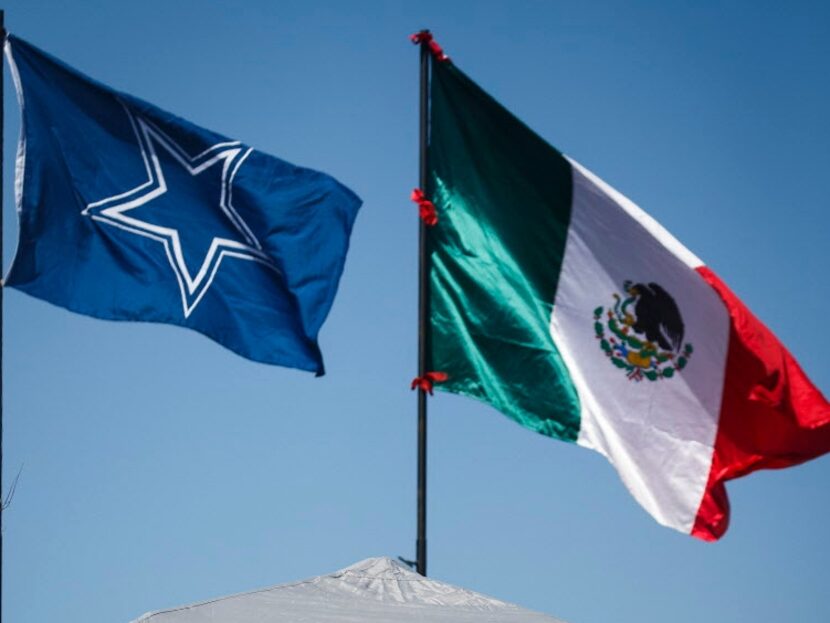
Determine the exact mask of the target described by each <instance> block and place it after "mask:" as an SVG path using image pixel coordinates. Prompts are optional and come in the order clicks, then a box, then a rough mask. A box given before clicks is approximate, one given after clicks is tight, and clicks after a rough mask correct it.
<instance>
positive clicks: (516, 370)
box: [425, 57, 830, 540]
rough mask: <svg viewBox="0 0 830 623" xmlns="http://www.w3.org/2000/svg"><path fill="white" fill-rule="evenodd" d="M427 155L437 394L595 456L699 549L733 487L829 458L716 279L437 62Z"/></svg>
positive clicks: (798, 374) (781, 359)
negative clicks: (751, 477) (483, 407)
mask: <svg viewBox="0 0 830 623" xmlns="http://www.w3.org/2000/svg"><path fill="white" fill-rule="evenodd" d="M428 154H429V156H428V162H429V167H428V169H429V184H428V187H427V189H425V190H426V194H427V198H428V199H429V200H431V201H432V202H433V203H434V205H435V209H436V212H437V217H438V220H437V223H436V224H435V225H434V226H432V227H430V228H429V229H428V235H427V244H428V262H429V265H430V289H429V305H430V322H431V325H430V331H429V335H428V344H429V351H428V352H429V366H428V367H429V369H430V370H433V371H438V372H443V373H446V374H447V376H448V378H447V380H446V381H445V382H443V383H442V384H439V385H437V388H438V389H442V390H445V391H450V392H454V393H457V394H464V395H466V396H471V397H474V398H478V399H480V400H483V401H485V402H487V403H489V404H490V405H492V406H493V407H495V408H496V409H498V410H500V411H501V412H502V413H504V414H505V415H507V416H508V417H510V418H512V419H513V420H515V421H516V422H518V423H519V424H521V425H522V426H525V427H527V428H529V429H531V430H534V431H537V432H539V433H542V434H543V435H547V436H550V437H553V438H555V439H559V440H562V441H567V442H573V443H577V444H579V445H581V446H584V447H586V448H591V449H593V450H596V451H597V452H600V453H602V454H603V455H605V456H606V457H607V458H608V460H609V461H610V462H611V463H612V464H613V465H614V467H616V469H617V471H618V472H619V474H620V477H621V478H622V481H623V482H624V483H625V486H626V487H627V488H628V489H629V491H630V492H631V494H632V495H633V496H634V497H635V498H636V500H637V501H638V502H639V503H640V504H641V505H642V506H643V508H645V509H646V511H648V512H649V513H650V514H651V515H652V516H653V517H654V518H655V519H656V520H657V521H658V522H660V523H661V524H663V525H666V526H669V527H672V528H675V529H676V530H680V531H682V532H686V533H689V534H692V535H694V536H696V537H699V538H701V539H705V540H715V539H717V538H719V537H720V536H721V535H722V534H723V533H724V532H725V531H726V528H727V525H728V522H729V502H728V499H727V496H726V490H725V488H724V483H725V481H727V480H730V479H732V478H737V477H739V476H743V475H744V474H747V473H749V472H752V471H754V470H757V469H761V468H779V467H787V466H789V465H795V464H798V463H801V462H803V461H806V460H808V459H811V458H814V457H816V456H819V455H821V454H824V453H826V452H828V451H830V404H828V402H827V400H826V399H825V398H824V397H823V396H822V394H821V392H820V391H819V390H818V389H817V388H816V387H815V386H814V385H813V384H812V383H811V382H810V380H809V379H808V378H807V376H806V375H805V374H804V372H803V371H802V370H801V368H800V367H799V365H798V363H797V362H796V361H795V359H793V357H792V356H791V355H790V354H789V353H788V352H787V350H786V349H785V348H784V346H783V345H782V344H781V343H780V342H779V341H778V340H777V339H776V337H775V336H774V335H773V334H772V333H771V332H770V330H769V329H767V328H766V327H765V326H764V325H763V324H762V323H761V322H760V321H759V320H758V319H757V318H756V317H755V316H753V315H752V313H751V312H750V311H749V310H748V309H747V308H746V307H745V306H744V305H743V303H742V302H741V301H740V299H738V297H737V296H736V295H735V294H734V293H733V292H732V291H731V290H730V289H729V288H728V287H727V286H726V285H725V284H724V283H723V282H722V281H721V280H720V278H719V277H718V276H717V275H716V274H715V273H714V272H713V271H712V270H711V269H710V268H708V267H707V266H705V265H704V264H703V262H702V261H701V260H700V259H699V258H698V257H696V256H695V255H694V254H693V253H692V252H691V251H689V250H688V249H687V248H686V247H684V246H683V245H682V244H681V243H680V242H679V241H678V240H677V239H676V238H674V236H672V235H671V234H670V233H669V232H668V231H666V230H665V229H664V228H663V227H662V226H661V225H660V224H659V223H658V222H657V221H655V220H654V219H653V218H651V217H650V216H649V215H648V214H646V213H645V212H644V211H643V210H641V209H640V208H639V207H637V205H635V204H634V203H633V202H632V201H630V200H629V199H627V198H626V197H624V196H623V195H622V194H620V193H619V192H617V191H616V190H614V188H612V187H611V186H609V185H608V184H606V183H605V182H603V181H602V180H601V179H600V178H598V177H597V176H596V175H594V174H593V173H592V172H591V171H589V170H588V169H586V168H585V167H583V166H582V165H580V164H579V163H577V162H575V161H574V160H572V159H571V158H569V157H567V156H565V155H563V154H561V153H560V152H558V151H557V150H556V149H554V148H553V147H551V146H550V145H548V144H547V143H546V142H545V141H544V140H543V139H541V138H540V137H539V136H537V135H536V134H535V133H534V132H533V131H532V130H530V129H529V128H528V127H527V126H525V125H524V124H523V123H522V122H521V121H519V120H518V119H517V118H516V117H514V116H513V115H512V114H511V113H510V112H508V111H507V110H506V109H505V108H504V107H502V106H501V105H500V104H499V103H498V102H496V101H495V100H494V99H493V98H491V97H490V96H489V95H488V94H487V93H485V92H484V91H483V90H482V89H481V88H480V87H479V86H477V85H476V84H475V83H474V82H473V81H471V80H470V79H469V78H468V77H467V76H466V75H465V74H464V73H462V72H461V71H460V70H459V69H458V68H457V67H455V66H454V65H453V64H452V63H451V62H450V61H449V60H446V59H444V60H440V58H439V57H435V58H433V59H432V78H431V83H430V129H429V151H428Z"/></svg>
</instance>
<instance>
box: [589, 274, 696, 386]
mask: <svg viewBox="0 0 830 623" xmlns="http://www.w3.org/2000/svg"><path fill="white" fill-rule="evenodd" d="M623 286H624V290H625V292H626V294H627V295H628V296H627V298H625V299H623V298H622V297H621V296H620V295H619V294H614V295H613V296H614V299H615V304H614V306H613V307H609V308H608V310H607V311H606V309H605V308H604V307H597V308H596V309H595V310H594V333H595V337H596V339H597V340H598V341H599V347H600V348H601V349H602V351H603V352H604V353H605V355H606V357H608V358H609V359H610V361H611V363H612V364H613V365H614V366H616V367H617V368H620V369H621V370H625V371H626V376H627V377H628V379H629V380H633V381H642V380H643V378H646V379H648V380H649V381H657V380H660V379H670V378H672V377H673V376H674V375H675V374H677V373H679V372H680V371H681V370H683V369H684V368H685V367H686V366H687V365H688V363H689V359H690V358H691V356H692V353H693V352H694V347H693V346H692V345H691V344H689V343H688V342H687V343H683V332H684V326H683V319H682V317H681V316H680V310H679V309H678V308H677V304H676V303H675V302H674V299H673V298H672V297H671V296H670V295H669V294H668V292H666V291H665V290H664V289H663V288H661V287H660V286H659V285H657V284H656V283H650V284H648V285H645V284H632V282H630V281H626V282H625V283H624V284H623ZM632 308H633V310H632ZM606 330H607V333H606ZM681 345H682V346H681Z"/></svg>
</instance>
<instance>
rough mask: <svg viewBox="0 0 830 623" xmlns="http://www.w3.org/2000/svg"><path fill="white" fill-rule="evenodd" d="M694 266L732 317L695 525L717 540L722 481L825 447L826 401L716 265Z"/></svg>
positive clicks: (828, 427)
mask: <svg viewBox="0 0 830 623" xmlns="http://www.w3.org/2000/svg"><path fill="white" fill-rule="evenodd" d="M697 271H698V272H699V273H700V275H701V276H702V277H703V278H704V280H706V282H707V283H708V284H709V285H710V286H712V288H714V290H715V291H716V292H717V293H718V294H719V295H720V297H721V299H722V300H723V302H724V304H725V305H726V308H727V309H728V310H729V315H730V318H731V326H730V329H729V350H728V352H727V357H726V374H725V378H724V387H723V398H722V401H721V410H720V421H719V424H718V433H717V437H716V439H715V451H714V455H713V457H712V466H711V469H710V471H709V482H708V483H707V485H706V492H705V494H704V496H703V500H702V501H701V503H700V508H699V509H698V512H697V517H696V519H695V525H694V527H693V528H692V535H693V536H696V537H698V538H701V539H704V540H706V541H715V540H717V539H718V538H720V537H721V536H722V535H723V533H724V532H726V528H727V527H728V526H729V499H728V497H727V495H726V487H725V486H724V483H725V481H727V480H731V479H732V478H738V477H740V476H744V475H746V474H748V473H750V472H753V471H755V470H757V469H764V468H780V467H789V466H790V465H797V464H799V463H803V462H804V461H807V460H809V459H812V458H815V457H817V456H820V455H822V454H824V453H826V452H830V403H828V402H827V400H826V399H825V398H824V396H822V394H821V392H820V391H819V390H818V389H817V388H816V386H815V385H813V384H812V383H811V382H810V379H808V378H807V376H806V375H805V374H804V372H803V371H802V370H801V367H800V366H799V365H798V362H797V361H796V360H795V359H794V358H793V356H792V355H790V353H789V352H788V351H787V349H786V348H784V345H783V344H781V342H779V341H778V339H777V338H776V337H775V336H774V335H773V334H772V332H771V331H770V330H769V329H767V328H766V327H765V326H764V324H763V323H762V322H761V321H760V320H758V319H757V318H756V317H755V316H753V315H752V313H751V312H750V311H749V310H748V309H747V308H746V306H745V305H744V304H743V303H742V302H741V301H740V300H739V299H738V297H737V296H735V294H733V293H732V291H731V290H730V289H729V288H728V287H726V285H725V284H724V283H723V282H722V281H721V280H720V278H718V276H717V275H715V273H713V272H712V271H711V270H709V269H708V268H706V267H701V268H698V269H697Z"/></svg>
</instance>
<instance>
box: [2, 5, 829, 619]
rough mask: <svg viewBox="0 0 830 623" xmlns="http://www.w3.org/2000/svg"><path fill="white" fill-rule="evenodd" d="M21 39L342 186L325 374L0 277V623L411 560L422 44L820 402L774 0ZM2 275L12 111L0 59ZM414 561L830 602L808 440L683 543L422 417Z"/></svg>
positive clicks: (536, 461) (819, 334)
mask: <svg viewBox="0 0 830 623" xmlns="http://www.w3.org/2000/svg"><path fill="white" fill-rule="evenodd" d="M5 9H6V24H7V26H8V28H9V29H10V30H11V31H12V32H14V33H15V34H17V35H18V36H20V37H22V38H25V39H27V40H29V41H31V42H32V43H34V44H35V45H38V46H40V47H42V48H44V49H45V50H47V51H49V52H51V53H53V54H55V55H56V56H58V57H60V58H61V59H63V60H64V61H66V62H68V63H69V64H71V65H73V66H75V67H77V68H79V69H81V70H82V71H84V72H86V73H88V74H90V75H92V76H93V77H95V78H97V79H99V80H101V81H103V82H106V83H108V84H110V85H112V86H114V87H116V88H119V89H122V90H124V91H127V92H130V93H132V94H135V95H137V96H139V97H142V98H144V99H147V100H149V101H151V102H153V103H155V104H157V105H159V106H161V107H163V108H166V109H168V110H170V111H172V112H175V113H177V114H180V115H182V116H185V117H187V118H188V119H190V120H191V121H193V122H195V123H198V124H201V125H204V126H206V127H208V128H211V129H213V130H216V131H218V132H221V133H223V134H225V135H228V136H232V137H235V138H238V139H240V140H242V141H244V142H246V143H249V144H251V145H252V146H254V147H256V148H258V149H261V150H263V151H266V152H269V153H273V154H275V155H277V156H280V157H282V158H285V159H287V160H290V161H292V162H295V163H297V164H302V165H307V166H311V167H314V168H318V169H322V170H324V171H326V172H329V173H331V174H333V175H335V176H336V177H337V178H338V179H340V180H341V181H343V182H344V183H346V184H347V185H349V186H350V187H351V188H353V189H354V190H355V191H356V192H357V193H358V194H360V195H361V196H362V198H363V199H364V202H365V203H364V207H363V209H362V212H361V214H360V215H359V217H358V220H357V224H356V227H355V232H354V236H353V239H352V250H351V252H350V255H349V258H348V262H347V265H346V271H345V274H344V277H343V281H342V283H341V288H340V292H339V295H338V298H337V300H336V301H335V304H334V307H333V310H332V313H331V315H330V317H329V320H328V322H327V323H326V325H325V326H324V328H323V331H322V333H321V345H322V348H323V352H324V356H325V358H326V367H327V375H326V376H325V377H323V378H320V379H316V378H314V376H313V375H311V374H307V373H302V372H298V371H294V370H288V369H282V368H275V367H269V366H265V365H260V364H254V363H251V362H248V361H246V360H244V359H242V358H240V357H237V356H235V355H233V354H232V353H230V352H229V351H226V350H224V349H223V348H221V347H219V346H217V345H215V344H214V343H212V342H210V341H209V340H207V339H206V338H204V337H202V336H200V335H198V334H196V333H192V332H188V331H185V330H182V329H178V328H175V327H168V326H158V325H142V324H130V323H113V322H103V321H98V320H93V319H90V318H85V317H81V316H77V315H73V314H71V313H69V312H66V311H64V310H61V309H58V308H55V307H52V306H50V305H48V304H46V303H43V302H40V301H37V300H35V299H32V298H29V297H27V296H26V295H24V294H21V293H19V292H17V291H14V290H10V291H8V292H6V295H5V335H4V341H5V356H4V362H5V370H4V375H5V380H4V389H5V396H4V401H5V427H6V428H5V442H4V443H5V448H4V452H5V456H4V460H5V472H4V477H5V482H4V485H5V486H8V484H9V481H10V478H11V476H13V475H14V473H15V472H16V471H17V470H18V468H19V467H20V466H21V465H23V472H22V476H21V479H20V485H19V487H18V491H17V495H16V497H15V499H14V502H13V505H12V507H11V509H10V510H9V511H8V513H7V515H6V517H5V520H4V523H5V533H4V548H5V562H4V570H5V574H4V576H5V577H4V604H3V607H4V612H5V614H6V615H7V616H8V617H9V620H12V621H15V622H17V623H29V622H38V623H39V622H42V621H49V620H56V619H60V620H65V621H80V620H83V621H85V622H98V621H100V622H102V623H103V622H105V621H106V622H112V621H125V622H126V621H129V620H131V619H132V618H134V617H137V616H138V615H140V614H141V613H143V612H145V611H147V610H151V609H158V608H162V607H166V606H172V605H177V604H181V603H184V602H189V601H196V600H200V599H204V598H208V597H212V596H216V595H221V594H227V593H232V592H237V591H241V590H246V589H250V588H255V587H260V586H265V585H269V584H275V583H279V582H286V581H291V580H295V579H299V578H303V577H307V576H312V575H317V574H320V573H324V572H327V571H333V570H335V569H338V568H341V567H344V566H346V565H348V564H351V563H353V562H355V561H357V560H360V559H363V558H366V557H369V556H375V555H390V556H393V557H394V556H397V555H398V554H402V555H404V556H407V557H411V556H412V555H413V553H414V536H415V534H414V533H415V424H416V421H415V396H414V394H411V393H410V392H409V388H408V384H409V380H410V379H411V378H412V376H413V375H414V372H415V363H416V332H415V330H416V259H417V258H416V251H417V240H416V233H417V219H416V217H415V210H416V209H415V207H414V205H413V204H411V203H409V201H408V195H409V192H410V190H411V189H412V187H413V186H414V185H415V183H416V182H417V85H418V81H417V80H418V75H417V50H416V49H415V48H414V47H413V46H411V45H410V44H409V42H408V41H407V36H408V35H409V34H410V33H411V32H413V31H415V30H418V29H420V28H422V27H429V28H431V29H432V30H433V31H434V32H435V34H436V37H437V38H438V40H439V41H440V42H441V43H442V45H443V46H444V48H445V50H446V51H447V52H448V53H449V54H450V56H452V58H453V60H454V61H455V62H456V63H457V64H458V65H459V66H460V67H461V68H462V69H463V70H464V71H465V72H466V73H467V74H468V75H470V76H471V77H472V78H473V79H475V80H476V81H477V82H478V83H479V84H481V85H482V86H483V87H484V88H485V89H487V90H488V91H490V92H491V93H492V94H493V95H494V96H495V97H496V98H498V99H499V100H500V101H502V102H503V103H504V104H505V105H507V106H508V107H509V108H511V109H512V110H513V111H514V112H515V113H516V114H518V115H519V116H520V117H521V118H522V119H523V120H524V121H526V122H527V123H528V124H529V125H530V126H531V127H533V128H534V129H535V130H537V131H538V132H539V133H540V134H541V135H542V136H543V137H544V138H546V139H547V140H548V141H550V142H551V143H552V144H554V145H556V146H557V147H559V148H560V149H562V150H563V151H564V152H566V153H567V154H569V155H571V156H573V157H575V158H577V159H578V160H580V161H581V162H583V163H584V164H585V165H586V166H588V167H589V168H591V169H592V170H594V171H595V172H596V173H598V174H599V175H600V176H602V177H603V178H604V179H606V180H607V181H608V182H610V183H611V184H613V185H614V186H616V187H617V188H618V189H619V190H621V191H622V192H624V193H625V194H626V195H628V196H629V197H631V198H632V199H633V200H635V201H636V202H637V203H638V204H639V205H641V206H642V207H643V208H644V209H646V210H647V211H649V212H650V213H651V214H652V215H653V216H654V217H655V218H657V219H658V220H659V221H661V222H662V223H663V224H664V225H665V226H666V227H667V228H668V229H669V230H670V231H672V233H674V234H675V235H676V236H677V237H678V238H679V239H680V240H681V241H683V242H684V243H685V244H686V245H687V246H688V247H689V248H690V249H691V250H692V251H694V252H695V253H696V254H697V255H698V256H700V257H701V258H703V259H704V261H706V262H707V263H708V264H709V265H710V266H711V267H712V268H713V269H714V270H715V271H717V272H718V273H719V274H720V275H721V276H722V277H723V278H724V279H725V280H726V281H727V282H728V283H729V284H730V285H731V287H732V288H733V289H734V290H735V291H736V292H737V293H738V295H739V296H741V297H742V298H743V300H744V301H745V302H746V303H747V304H748V305H749V306H750V307H751V308H752V309H753V310H754V311H755V312H756V314H757V315H758V316H759V317H760V318H761V319H762V320H763V321H765V322H766V323H767V324H768V325H769V326H770V327H771V328H772V329H773V330H774V331H775V332H776V334H777V335H778V336H779V337H780V338H781V339H782V340H783V341H784V343H785V344H787V346H788V347H789V348H790V349H791V350H792V352H793V353H794V354H795V356H796V357H797V358H798V359H799V361H800V362H801V364H802V365H803V367H804V368H805V369H806V371H807V372H808V374H809V375H810V376H811V378H812V379H813V381H814V382H815V383H816V384H817V385H818V386H819V387H820V388H822V389H823V390H824V391H825V393H827V392H828V391H830V357H828V346H830V342H828V338H827V327H826V315H827V305H828V302H830V279H828V269H830V249H829V248H828V243H829V242H830V235H829V234H828V232H830V209H828V208H830V206H828V201H827V195H826V188H825V187H826V180H827V171H828V168H830V151H828V148H827V145H828V144H830V116H829V115H828V114H827V111H828V110H830V83H828V81H827V80H826V76H827V72H828V59H830V8H828V5H826V3H819V2H794V3H788V4H787V5H784V4H782V3H771V2H770V3H767V2H732V3H714V2H703V3H701V2H679V1H675V2H628V3H616V2H592V3H565V2H541V1H539V2H536V1H525V2H521V3H515V2H513V3H510V2H418V3H413V2H393V1H388V2H350V3H345V2H342V3H341V2H312V1H304V2H278V3H275V2H265V1H262V2H255V1H251V2H244V3H242V2H240V3H219V2H216V3H204V2H195V1H193V2H190V1H182V2H163V1H161V0H148V1H145V2H141V3H113V2H104V1H98V2H91V1H82V0H79V1H78V2H74V3H72V4H71V5H69V4H67V3H57V2H44V1H41V0H10V1H9V2H7V3H6V4H5ZM6 73H7V75H6V82H5V85H6V96H5V106H6V123H5V133H6V134H5V135H6V140H5V144H4V154H5V167H4V170H3V175H4V179H5V187H4V191H5V193H4V197H3V198H4V206H5V207H4V223H5V233H4V241H5V257H4V261H5V265H6V266H8V263H9V261H10V260H11V256H12V253H13V248H14V239H15V235H16V225H15V216H14V210H13V207H12V203H13V202H12V178H13V164H12V163H13V154H14V142H15V137H16V136H17V133H18V129H19V123H18V117H17V105H16V103H15V101H14V96H13V93H12V91H11V83H10V80H9V79H8V72H6ZM430 409H431V411H430V414H431V415H430V418H431V419H430V457H429V458H430V464H429V469H430V498H429V548H430V561H429V562H430V573H431V575H434V576H436V577H438V578H440V579H443V580H446V581H449V582H453V583H457V584H461V585H464V586H467V587H469V588H472V589H475V590H478V591H481V592H485V593H488V594H492V595H494V596H497V597H499V598H502V599H505V600H510V601H515V602H517V603H519V604H521V605H523V606H525V607H529V608H534V609H537V610H542V611H545V612H548V613H550V614H553V615H556V616H559V617H561V618H563V619H566V620H568V621H570V622H571V623H593V622H601V621H602V622H605V621H609V620H614V621H619V622H623V623H628V622H635V621H637V622H640V621H658V620H671V621H674V622H686V621H689V622H691V621H701V620H707V621H708V620H714V621H740V620H753V621H758V622H763V621H770V622H771V621H781V620H788V621H802V622H811V621H816V622H818V621H827V620H828V619H830V602H828V600H827V594H826V593H827V582H828V580H827V578H828V575H827V559H828V555H830V533H828V530H827V526H828V524H830V495H828V490H829V489H828V487H830V459H828V458H827V457H824V458H821V459H818V460H816V461H813V462H811V463H808V464H806V465H803V466H800V467H797V468H793V469H789V470H783V471H777V472H762V473H758V474H754V475H752V476H750V477H748V478H745V479H743V480H740V481H736V482H733V483H731V484H730V486H729V491H730V496H731V501H732V510H733V515H732V526H731V528H730V531H729V532H728V533H727V535H726V537H725V538H724V539H723V540H722V541H721V542H719V543H716V544H706V543H702V542H699V541H696V540H694V539H692V538H690V537H687V536H684V535H682V534H678V533H675V532H673V531H671V530H668V529H665V528H662V527H660V526H659V525H657V524H656V523H655V522H653V520H651V518H650V517H648V516H647V515H646V514H645V512H644V511H643V510H641V509H640V507H639V506H638V505H637V504H636V503H635V502H634V500H633V499H632V498H631V497H630V496H629V495H628V493H627V492H626V491H625V489H624V487H623V486H622V484H621V483H620V482H619V480H618V478H617V476H616V473H615V472H614V470H613V469H612V468H611V466H610V465H608V464H607V463H606V462H605V461H604V459H602V458H601V457H600V456H599V455H596V454H594V453H591V452H588V451H586V450H582V449H580V448H577V447H574V446H570V445H567V444H563V443H557V442H554V441H552V440H550V439H546V438H543V437H541V436H538V435H534V434H532V433H530V432H528V431H526V430H524V429H522V428H520V427H519V426H516V425H515V424H513V423H512V422H510V421H509V420H508V419H507V418H505V417H503V416H501V415H499V414H498V413H496V412H495V411H493V410H492V409H490V408H489V407H486V406H484V405H482V404H480V403H478V402H475V401H471V400H465V399H463V398H458V397H454V396H448V395H443V394H442V395H438V396H437V397H436V398H435V399H434V400H433V401H431V406H430Z"/></svg>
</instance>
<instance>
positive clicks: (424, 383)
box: [410, 372, 450, 396]
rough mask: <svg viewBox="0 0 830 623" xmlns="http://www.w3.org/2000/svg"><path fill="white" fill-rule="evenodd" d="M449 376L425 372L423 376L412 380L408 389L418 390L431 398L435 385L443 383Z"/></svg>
mask: <svg viewBox="0 0 830 623" xmlns="http://www.w3.org/2000/svg"><path fill="white" fill-rule="evenodd" d="M448 378H450V377H449V375H448V374H447V373H446V372H427V373H426V374H425V375H424V376H416V377H415V378H414V379H412V385H410V389H416V388H417V389H420V390H421V391H422V392H428V393H429V395H430V396H432V388H433V386H434V384H435V383H443V382H444V381H446V380H447V379H448Z"/></svg>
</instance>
